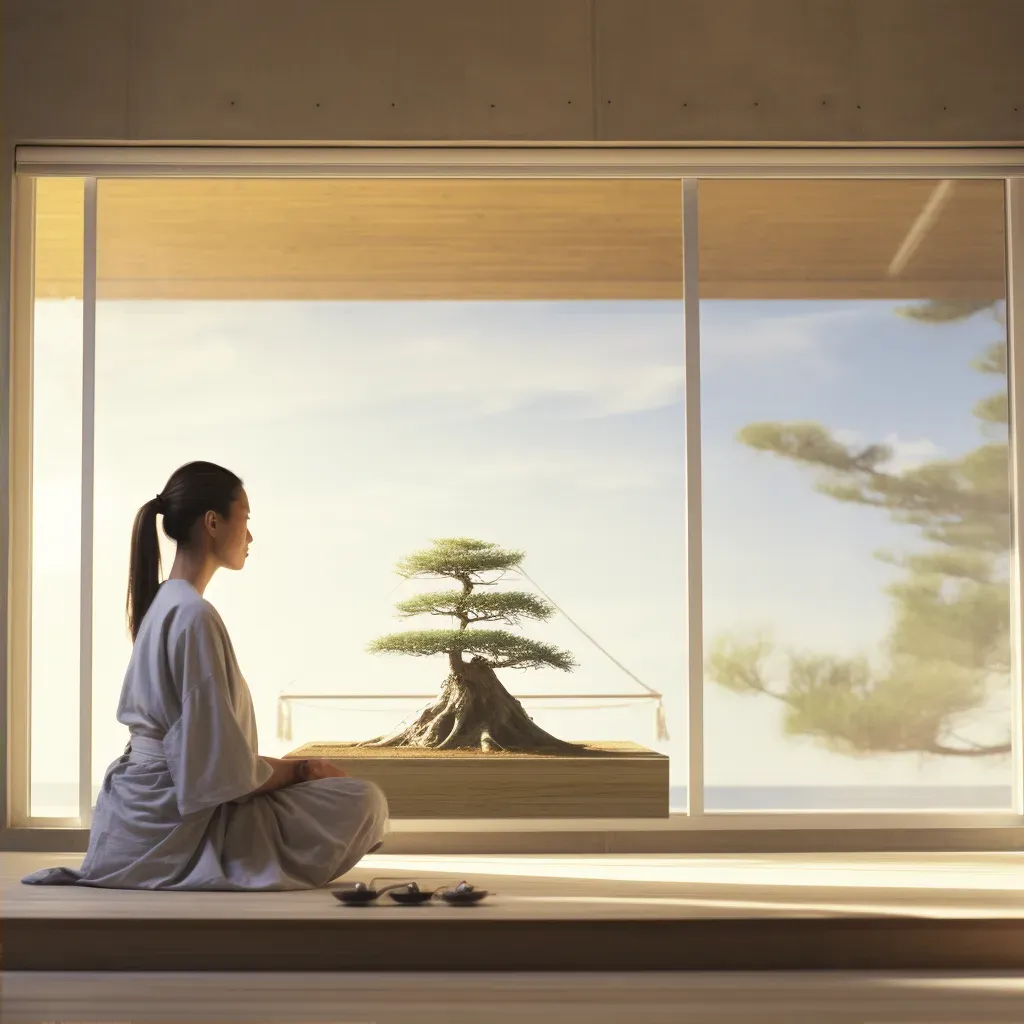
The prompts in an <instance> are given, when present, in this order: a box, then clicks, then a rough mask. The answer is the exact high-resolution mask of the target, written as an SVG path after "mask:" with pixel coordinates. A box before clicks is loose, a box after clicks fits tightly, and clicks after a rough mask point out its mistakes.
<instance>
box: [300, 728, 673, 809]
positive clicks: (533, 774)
mask: <svg viewBox="0 0 1024 1024" xmlns="http://www.w3.org/2000/svg"><path fill="white" fill-rule="evenodd" d="M580 745H581V747H583V748H584V749H585V750H586V751H587V754H586V755H584V756H580V757H566V756H564V755H557V756H556V755H544V754H507V753H504V752H502V753H490V754H485V753H484V752H483V751H479V750H468V751H467V750H417V749H409V748H379V747H362V746H358V745H356V744H353V743H307V744H305V745H304V746H302V747H299V748H298V749H297V750H293V751H292V752H291V753H290V754H287V755H286V757H289V758H302V757H323V758H327V759H328V760H330V761H333V762H334V763H335V764H336V765H338V766H339V767H340V768H342V769H343V770H344V771H346V772H347V773H348V774H349V775H355V776H359V777H360V778H363V779H370V780H371V781H373V782H376V783H377V785H378V786H380V788H381V789H383V790H384V792H385V794H386V795H387V798H388V807H389V809H390V811H391V816H392V817H393V818H419V819H430V818H447V819H451V818H489V819H495V818H532V819H538V818H619V819H627V818H667V817H668V813H669V775H668V767H669V761H668V758H667V757H666V756H665V755H664V754H659V753H657V752H656V751H653V750H648V749H647V747H642V746H640V745H639V744H637V743H610V742H602V743H581V744H580Z"/></svg>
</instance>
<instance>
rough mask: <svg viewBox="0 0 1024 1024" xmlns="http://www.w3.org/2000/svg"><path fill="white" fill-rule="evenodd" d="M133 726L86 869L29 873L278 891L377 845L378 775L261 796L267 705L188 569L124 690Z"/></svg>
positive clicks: (380, 828) (56, 878) (339, 870)
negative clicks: (258, 701)
mask: <svg viewBox="0 0 1024 1024" xmlns="http://www.w3.org/2000/svg"><path fill="white" fill-rule="evenodd" d="M117 719H118V721H119V722H121V723H122V724H123V725H125V726H127V727H128V729H129V730H130V731H131V742H130V743H129V745H128V748H127V749H126V751H125V753H124V754H123V755H122V756H121V757H119V758H118V759H117V760H116V761H115V762H114V763H113V764H112V765H111V766H110V767H109V768H108V769H107V773H106V776H105V778H104V780H103V788H102V790H101V791H100V794H99V797H98V799H97V801H96V809H95V812H94V815H93V822H92V830H91V832H90V835H89V852H88V853H87V854H86V857H85V860H84V862H83V863H82V867H81V870H80V871H72V870H70V869H68V868H48V869H45V870H43V871H37V872H36V873H35V874H32V875H29V876H28V877H27V878H25V879H23V881H24V882H26V883H27V884H30V885H90V886H101V887H105V888H114V889H221V890H225V889H226V890H241V891H251V892H255V891H264V892H265V891H272V890H282V889H308V888H315V887H317V886H322V885H326V884H327V883H328V882H330V881H331V880H332V879H334V878H336V877H337V876H338V875H341V874H344V873H345V872H346V871H348V870H349V869H350V868H352V867H353V866H354V865H355V864H356V863H357V862H358V861H359V860H360V859H361V858H362V857H363V855H364V854H366V853H368V852H369V851H370V850H372V849H375V848H376V847H377V846H379V845H380V843H381V841H382V839H383V838H384V835H385V833H386V831H387V816H388V814H387V802H386V800H385V798H384V794H383V793H382V792H381V790H380V789H379V788H378V787H377V786H375V785H374V784H373V783H372V782H366V781H364V780H361V779H349V778H341V779H319V780H316V781H312V782H304V783H300V784H298V785H295V786H288V787H286V788H284V789H279V790H275V791H274V792H271V793H261V794H259V795H257V796H252V795H250V794H252V793H253V792H254V790H257V789H259V787H260V786H262V785H263V783H265V782H266V781H267V779H268V778H269V777H270V775H271V773H272V770H271V767H270V765H268V764H267V763H266V761H263V760H261V759H260V757H259V755H258V753H257V736H256V717H255V715H254V713H253V707H252V698H251V697H250V694H249V688H248V686H246V683H245V680H244V679H243V678H242V674H241V672H240V671H239V669H238V663H237V661H236V660H235V652H234V650H233V648H232V646H231V640H230V638H229V637H228V633H227V630H226V628H225V627H224V623H223V621H222V620H221V617H220V615H218V614H217V611H216V609H215V608H214V607H213V605H211V604H210V603H209V602H208V601H206V600H204V599H203V598H202V597H201V596H200V595H199V593H198V592H197V591H196V590H195V588H194V587H192V585H191V584H189V583H187V582H185V581H184V580H168V581H166V582H165V583H163V584H162V585H161V586H160V589H159V591H158V592H157V595H156V599H155V600H154V602H153V605H152V607H151V608H150V609H149V611H148V612H147V613H146V616H145V618H144V620H143V622H142V627H141V629H140V630H139V635H138V638H137V639H136V641H135V647H134V650H133V651H132V657H131V661H130V663H129V665H128V672H127V674H126V676H125V681H124V686H123V687H122V690H121V699H120V703H119V705H118V711H117Z"/></svg>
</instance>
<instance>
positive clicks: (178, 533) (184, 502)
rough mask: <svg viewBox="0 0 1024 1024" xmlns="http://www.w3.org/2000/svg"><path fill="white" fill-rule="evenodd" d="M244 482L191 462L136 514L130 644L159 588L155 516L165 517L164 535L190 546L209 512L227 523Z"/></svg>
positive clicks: (227, 472)
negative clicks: (201, 521)
mask: <svg viewBox="0 0 1024 1024" xmlns="http://www.w3.org/2000/svg"><path fill="white" fill-rule="evenodd" d="M241 488H242V481H241V479H240V478H239V477H237V476H235V474H234V473H232V472H231V471H230V470H228V469H224V467H223V466H215V465H214V464H213V463H212V462H190V463H188V465H186V466H182V467H181V468H180V469H176V470H175V471H174V472H173V473H172V474H171V478H170V479H169V480H168V481H167V483H166V484H165V485H164V489H163V491H162V492H161V493H160V494H158V495H157V496H156V497H155V498H150V500H149V501H147V502H146V504H145V505H143V506H142V508H140V509H139V511H138V512H137V513H136V514H135V524H134V525H133V526H132V551H131V561H130V563H129V566H128V601H127V606H126V611H127V614H128V632H129V633H131V635H132V641H134V640H135V638H136V637H137V636H138V635H139V627H140V626H141V625H142V619H143V617H144V616H145V614H146V612H147V611H148V610H149V606H150V605H151V604H152V603H153V598H155V597H156V592H157V590H158V589H159V587H160V575H161V565H160V539H159V537H158V536H157V532H156V517H157V516H158V515H162V516H163V517H164V533H166V534H167V536H168V537H170V538H171V540H174V541H177V542H178V543H179V544H182V545H187V544H188V542H189V540H190V539H191V535H192V527H193V526H195V523H196V520H197V519H201V518H202V517H203V516H205V515H206V513H207V512H209V511H214V512H216V513H218V514H219V515H222V516H224V517H225V518H227V516H228V515H230V513H231V503H232V502H233V501H234V500H235V498H236V497H238V492H239V491H240V490H241Z"/></svg>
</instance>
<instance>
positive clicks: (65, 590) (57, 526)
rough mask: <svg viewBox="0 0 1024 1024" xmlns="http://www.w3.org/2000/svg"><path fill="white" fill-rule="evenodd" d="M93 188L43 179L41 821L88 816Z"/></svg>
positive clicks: (37, 497) (38, 518)
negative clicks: (89, 229) (87, 491)
mask: <svg viewBox="0 0 1024 1024" xmlns="http://www.w3.org/2000/svg"><path fill="white" fill-rule="evenodd" d="M84 197H85V183H84V181H83V180H82V179H81V178H41V179H39V180H38V181H37V182H36V202H35V221H36V223H35V309H34V323H33V335H32V359H33V378H32V646H31V680H32V692H31V715H32V729H31V752H32V762H31V775H30V779H31V792H30V813H31V814H32V816H33V817H58V818H60V817H77V816H78V695H79V687H78V679H79V642H78V641H79V621H80V619H79V594H80V578H81V575H80V565H81V561H80V559H81V536H82V534H81V522H80V515H81V511H80V510H81V504H82V500H81V499H82V252H83V246H82V239H83V230H84Z"/></svg>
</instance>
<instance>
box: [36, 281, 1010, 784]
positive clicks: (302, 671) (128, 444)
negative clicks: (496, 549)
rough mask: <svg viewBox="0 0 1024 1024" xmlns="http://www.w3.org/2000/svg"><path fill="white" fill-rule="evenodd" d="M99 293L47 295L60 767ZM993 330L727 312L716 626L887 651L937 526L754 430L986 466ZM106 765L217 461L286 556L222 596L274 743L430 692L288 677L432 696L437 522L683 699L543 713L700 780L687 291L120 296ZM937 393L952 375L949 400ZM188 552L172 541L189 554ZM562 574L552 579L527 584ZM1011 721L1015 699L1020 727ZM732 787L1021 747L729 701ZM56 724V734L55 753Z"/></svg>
mask: <svg viewBox="0 0 1024 1024" xmlns="http://www.w3.org/2000/svg"><path fill="white" fill-rule="evenodd" d="M81 309H82V307H81V303H80V302H73V301H56V300H41V301H39V302H37V304H36V325H35V346H36V367H35V374H36V376H35V446H36V451H35V480H34V504H35V511H34V530H35V534H34V541H33V557H34V575H33V630H34V635H33V640H34V642H33V716H34V719H33V738H34V740H35V741H36V742H35V743H34V754H33V779H34V781H36V782H39V783H60V782H69V781H73V780H74V779H75V773H76V770H77V729H78V726H77V712H78V707H77V693H78V614H79V613H78V592H79V577H78V562H79V545H80V535H79V531H78V508H79V502H80V496H81V495H80V483H79V479H80V471H81V461H80V422H81V398H80V390H81V315H82V314H81ZM999 334H1000V328H999V327H998V326H997V325H996V324H995V323H994V322H993V321H991V320H989V319H985V318H982V317H976V318H973V319H971V320H969V321H966V322H964V323H961V324H956V325H942V326H937V325H922V324H918V323H914V322H912V321H909V320H907V319H905V318H902V317H899V316H898V315H896V312H895V311H894V308H893V304H892V303H887V302H779V301H776V302H753V301H745V302H738V301H737V302H727V301H709V300H705V301H704V302H702V304H701V348H702V353H701V354H702V377H701V403H702V410H701V420H702V441H703V489H704V506H703V518H704V583H705V586H704V604H703V610H704V621H705V641H706V643H710V642H711V641H712V640H713V639H714V638H715V637H717V636H720V635H722V634H725V633H745V632H751V631H767V632H769V633H770V634H771V635H772V637H773V638H774V639H775V641H776V642H777V643H778V644H779V645H780V646H782V647H784V648H795V649H799V650H815V651H819V652H822V653H838V654H855V653H859V652H863V653H866V654H868V655H869V656H871V657H873V658H876V659H877V658H879V657H880V656H881V652H882V650H883V645H884V642H885V638H886V635H887V633H888V629H889V625H890V622H891V608H890V605H889V603H888V599H887V597H886V596H885V594H884V593H883V588H884V586H885V585H886V583H887V582H889V581H890V580H891V579H893V572H894V570H893V569H891V568H890V567H887V566H885V565H883V564H882V563H880V562H879V561H878V560H877V559H875V558H874V552H876V551H877V550H878V549H879V548H882V547H885V548H890V549H895V550H907V549H908V547H911V546H913V545H915V543H916V536H915V534H914V532H913V531H912V530H909V529H908V528H907V527H903V526H896V525H894V524H892V523H890V522H889V521H888V520H887V518H886V517H885V515H884V513H880V512H877V511H875V510H872V509H866V508H857V507H854V506H844V505H841V504H839V503H837V502H835V501H834V500H831V499H828V498H826V497H823V496H821V495H819V494H816V493H815V492H814V490H813V487H812V482H813V481H812V478H811V476H810V475H808V474H807V473H806V472H802V471H801V470H800V469H799V468H798V467H795V466H793V465H791V464H789V463H785V462H783V461H781V460H777V459H774V458H772V457H771V456H768V455H764V454H761V453H755V452H752V451H750V450H748V449H747V448H745V447H744V446H743V445H741V444H740V443H739V442H738V441H737V433H738V431H739V430H740V429H741V428H742V427H743V426H745V425H746V424H748V423H751V422H756V421H761V420H810V421H817V422H820V423H822V424H824V425H826V426H828V427H830V428H833V429H835V430H837V431H840V432H841V433H840V436H841V437H844V438H847V439H849V440H854V439H856V440H864V441H874V440H885V441H886V442H887V443H889V444H890V445H891V446H892V448H893V450H894V466H895V467H896V468H903V467H908V466H911V465H915V464H919V463H920V462H921V461H923V460H926V459H929V458H934V457H936V456H946V455H952V454H957V453H961V452H964V451H968V450H970V449H971V448H973V447H975V446H976V445H977V444H978V443H979V441H980V440H981V437H980V434H979V429H978V425H977V423H976V421H975V420H974V418H973V417H972V416H971V414H970V409H971V406H972V405H973V404H974V402H975V401H976V400H977V399H978V398H981V397H983V396H985V395H987V394H988V393H990V392H991V391H992V390H994V388H995V387H996V386H998V380H997V379H996V378H993V377H984V376H982V375H981V374H978V373H976V372H974V371H972V370H970V369H969V363H970V360H971V359H972V358H973V357H974V356H975V355H977V354H978V353H979V352H980V351H981V350H982V349H983V348H984V347H985V346H986V345H987V344H988V343H990V342H991V341H993V340H995V339H996V338H998V337H999ZM96 370H97V386H96V485H95V487H96V504H95V508H96V517H95V518H96V527H95V545H94V558H95V573H94V588H93V594H94V649H95V656H94V669H93V671H94V683H93V686H94V702H93V703H94V708H93V712H94V714H93V722H94V728H93V748H94V773H93V774H94V777H95V778H96V779H99V778H100V777H101V776H102V773H103V770H104V769H105V767H106V765H107V764H108V763H109V762H110V761H111V760H112V759H113V758H114V757H116V756H117V755H118V754H119V753H120V751H121V749H122V748H123V746H124V743H125V742H126V740H127V735H126V733H125V731H124V730H123V728H122V727H121V726H119V725H118V724H117V722H116V721H115V720H114V710H115V707H116V703H117V695H118V693H119V690H120V686H121V681H122V678H123V675H124V670H125V666H126V664H127V660H128V657H129V656H130V643H129V641H128V639H127V635H126V632H125V627H124V589H125V583H126V578H127V558H128V548H129V538H130V532H131V524H132V519H133V517H134V514H135V511H136V510H137V508H138V507H139V506H140V505H141V504H142V503H143V502H145V501H146V500H148V499H149V498H150V497H152V496H153V495H154V494H156V493H157V492H158V491H159V490H161V489H162V487H163V484H164V482H165V480H166V479H167V477H168V476H169V475H170V473H171V472H172V471H173V470H174V469H175V468H176V467H177V466H178V465H180V464H182V463H184V462H187V461H191V460H193V459H208V460H211V461H215V462H220V463H222V464H224V465H226V466H228V467H229V468H231V469H232V470H234V471H235V472H237V473H238V474H239V475H240V476H242V477H243V479H244V480H245V483H246V487H247V491H248V494H249V498H250V503H251V507H252V521H251V529H252V532H253V535H254V538H255V539H254V544H253V547H252V554H251V557H250V559H249V563H248V565H247V566H246V568H245V570H244V571H243V572H241V573H227V572H224V573H220V574H218V576H217V577H216V578H215V580H214V581H213V583H212V584H211V586H210V588H209V590H208V592H207V597H208V598H209V599H210V600H211V601H212V602H213V603H214V604H215V605H216V606H217V607H218V609H219V610H220V611H221V613H222V615H223V616H224V619H225V621H226V623H227V625H228V628H229V630H230V631H231V635H232V639H233V642H234V645H235V648H236V651H237V653H238V656H239V661H240V664H241V668H242V671H243V673H244V675H245V676H246V679H247V681H248V683H249V686H250V689H251V690H252V692H253V697H254V703H255V707H256V712H257V719H258V723H259V730H260V737H261V748H262V752H263V753H266V754H269V755H280V754H281V753H284V752H285V751H287V750H289V749H292V748H293V747H294V746H297V745H298V744H299V743H302V742H306V741H311V740H332V739H337V740H343V739H344V740H349V739H352V740H354V739H361V738H367V737H369V736H372V735H374V734H376V733H379V732H382V731H384V730H386V729H388V728H390V727H391V726H392V725H394V724H396V723H397V721H398V720H400V719H401V718H402V717H404V716H405V715H407V714H410V713H412V712H414V711H415V710H416V708H417V702H415V701H413V702H405V703H401V702H388V703H385V702H382V701H373V700H368V699H364V700H362V701H359V702H355V701H353V702H349V703H347V704H346V703H340V702H339V703H336V704H323V703H321V704H318V705H315V706H297V707H296V708H295V710H294V713H293V722H292V728H293V735H292V739H291V740H290V741H286V740H281V739H279V738H278V737H277V736H276V704H277V697H278V695H279V693H281V692H282V691H287V690H288V689H291V690H293V691H295V692H299V691H302V692H310V691H313V692H324V693H349V694H359V693H361V694H377V693H379V694H384V693H387V692H389V691H390V692H392V693H399V692H412V693H422V694H423V697H424V701H425V700H426V699H428V698H429V696H430V695H431V694H432V693H433V692H434V691H435V690H436V688H437V686H438V685H439V683H440V682H441V680H442V679H443V676H444V674H445V666H444V664H443V659H435V660H434V661H430V660H428V659H415V658H401V657H387V656H375V655H371V654H368V653H367V652H366V645H367V644H368V643H369V642H370V641H371V640H373V639H374V638H375V637H376V636H378V635H380V634H382V633H386V632H391V631H394V630H396V629H412V628H416V627H417V625H422V626H424V627H426V628H429V627H430V626H432V625H434V624H435V623H434V622H429V621H424V622H423V623H417V622H416V621H406V622H403V621H400V620H398V619H396V618H395V615H394V610H393V605H394V602H395V601H396V600H400V599H401V598H402V597H404V596H408V595H409V594H411V593H414V592H416V591H417V590H423V589H432V588H434V587H435V586H440V585H439V584H438V585H435V584H426V585H423V584H415V583H403V582H402V581H401V580H400V578H399V577H398V576H396V575H395V573H394V568H393V567H394V564H395V562H397V561H398V560H399V559H400V558H402V557H403V556H405V555H406V554H408V553H409V552H411V551H413V550H416V549H419V548H422V547H425V546H428V545H429V543H430V542H431V541H432V540H433V539H434V538H437V537H445V536H470V537H475V538H478V539H481V540H486V541H492V542H494V543H497V544H499V545H501V546H504V547H510V548H515V549H519V550H523V551H525V552H526V559H525V561H524V563H523V564H524V568H525V569H526V571H527V572H528V573H529V574H530V575H531V577H533V579H534V580H535V581H536V583H537V584H538V585H539V586H540V587H541V588H543V589H544V590H545V591H546V592H547V593H548V594H549V595H550V596H551V597H552V598H553V599H554V600H555V602H556V603H557V604H558V605H559V606H561V607H562V608H563V609H564V610H565V612H567V613H568V615H569V616H571V617H572V618H573V619H574V620H575V621H576V622H577V623H578V624H579V625H580V626H582V627H583V628H584V629H585V630H586V631H587V632H588V633H590V634H591V635H592V636H593V637H594V638H596V639H597V640H598V642H599V643H600V644H601V645H602V646H604V647H605V648H606V649H607V650H608V652H609V653H610V654H612V655H613V656H614V657H615V658H616V659H618V660H619V661H621V662H622V663H623V664H625V665H626V666H627V668H628V669H629V670H630V671H631V672H632V673H634V674H635V675H637V676H638V677H639V678H640V679H642V680H643V681H644V682H645V683H646V684H648V685H649V686H651V687H653V688H655V689H657V690H659V691H661V692H662V693H664V695H665V707H666V711H667V715H668V722H669V730H670V733H671V739H670V741H668V742H667V743H657V742H656V741H655V736H654V728H653V710H652V707H651V705H650V703H649V702H644V701H642V700H640V701H637V702H633V703H630V702H614V701H612V702H609V703H610V705H611V706H609V707H605V708H598V709H589V710H580V709H578V708H577V709H575V710H572V709H571V708H572V705H571V704H570V703H568V702H563V703H562V704H560V705H553V706H543V707H537V709H536V712H535V714H536V717H537V719H538V721H539V722H541V724H543V725H544V726H545V727H547V728H549V729H550V730H551V731H553V732H556V733H558V734H560V735H563V736H565V737H566V738H569V739H620V740H622V739H626V740H633V741H635V742H638V743H641V744H644V745H646V746H650V747H653V748H655V749H660V750H662V751H663V752H665V753H668V754H669V755H670V757H671V759H672V760H671V764H672V778H673V783H674V784H677V785H681V784H685V772H686V728H687V726H686V710H685V709H686V695H685V691H686V633H685V627H686V585H685V578H684V573H683V565H684V555H685V550H684V538H685V477H684V461H683V458H684V435H683V426H684V411H685V410H684V404H683V388H684V380H683V304H682V302H669V301H665V302H653V301H652V302H625V301H623V302H562V303H560V302H464V303H458V302H389V303H384V302H381V303H377V302H320V303H312V302H310V303H304V302H295V303H289V302H234V303H232V302H141V301H138V302H129V301H123V302H113V301H104V302H100V303H99V304H98V307H97V367H96ZM925 384H926V385H927V386H924V385H925ZM165 550H166V560H165V567H166V566H167V565H169V562H170V557H171V555H172V550H171V545H169V544H168V545H167V546H166V549H165ZM513 585H514V586H516V587H517V588H519V589H527V590H528V589H532V588H531V587H530V584H529V583H527V582H526V581H525V580H520V581H518V582H517V583H515V584H513V583H512V582H511V581H509V582H507V583H506V584H503V586H506V588H508V587H511V586H513ZM524 631H525V632H527V633H528V634H529V635H531V636H535V637H536V638H538V639H543V640H547V641H549V642H552V643H555V644H557V645H559V646H561V647H565V648H567V649H569V650H570V651H572V652H573V653H574V654H575V655H576V657H577V659H578V661H579V662H580V665H579V668H578V669H577V670H576V671H575V672H573V673H571V674H566V673H561V672H557V671H555V670H546V669H545V670H539V671H520V672H508V673H505V674H504V675H503V679H504V681H505V683H506V685H507V686H508V688H509V689H510V690H512V691H513V692H518V693H563V694H565V693H569V694H571V693H574V692H575V693H595V692H596V693H620V694H621V693H634V692H635V693H637V694H638V695H640V694H642V691H641V690H640V688H639V687H638V686H637V685H636V683H635V682H633V681H632V680H631V679H630V678H629V677H628V676H627V675H625V674H624V673H623V672H622V670H621V669H620V668H618V667H616V666H615V665H614V664H613V663H612V662H610V661H609V660H608V659H607V658H606V657H605V656H604V655H603V654H602V653H601V652H600V651H598V650H596V649H595V648H594V647H593V645H591V644H590V643H589V642H588V641H587V640H586V639H585V638H584V637H583V636H581V635H580V633H579V632H577V631H576V630H575V629H574V628H573V627H572V625H571V624H570V623H568V622H567V621H566V619H565V618H564V617H563V616H557V617H556V618H554V619H553V620H552V621H551V622H549V623H532V624H530V625H529V626H528V627H527V628H526V629H525V630H524ZM994 721H995V726H994V727H995V728H996V729H997V731H998V729H999V728H1001V727H1005V725H1006V724H1008V723H1007V722H1006V715H1005V714H1002V716H1001V717H1000V715H999V714H997V715H996V716H995V720H994ZM705 726H706V735H705V775H706V781H707V783H708V784H709V785H712V786H757V785H769V786H786V785H803V784H808V783H809V782H813V783H814V784H818V785H835V786H840V785H891V786H901V785H903V786H906V785H949V784H963V785H976V784H986V783H990V784H1006V783H1008V782H1009V772H1010V764H1009V761H1008V759H1004V760H989V759H986V760H975V761H971V762H967V761H963V760H960V759H956V760H957V762H958V763H952V762H951V761H950V760H936V759H927V758H922V757H918V756H909V755H901V756H899V757H896V756H872V757H867V758H856V759H855V758H850V757H846V756H841V755H838V754H834V753H830V752H828V751H826V750H823V749H822V748H821V747H820V746H818V745H816V744H814V743H813V742H811V741H809V740H806V739H800V738H793V737H787V736H785V735H784V734H783V730H782V723H781V719H780V716H779V710H778V707H777V706H776V705H775V702H772V701H770V700H765V699H756V698H743V697H737V696H735V695H732V694H729V693H726V692H725V691H723V690H722V689H721V688H719V687H718V686H716V685H715V684H713V683H708V684H707V685H706V690H705ZM44 738H45V741H44Z"/></svg>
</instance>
